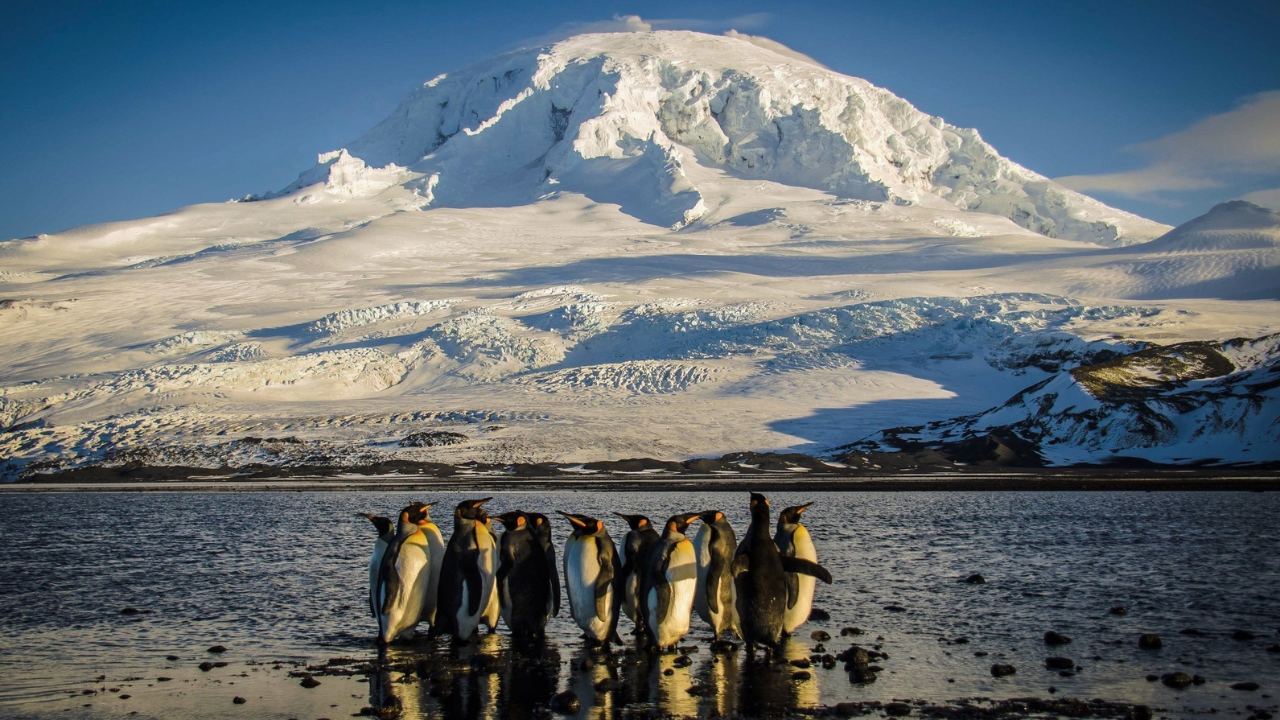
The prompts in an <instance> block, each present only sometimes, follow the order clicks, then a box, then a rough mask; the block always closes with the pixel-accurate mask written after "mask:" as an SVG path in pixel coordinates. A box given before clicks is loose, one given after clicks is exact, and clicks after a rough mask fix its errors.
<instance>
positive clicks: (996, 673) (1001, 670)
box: [991, 663, 1018, 677]
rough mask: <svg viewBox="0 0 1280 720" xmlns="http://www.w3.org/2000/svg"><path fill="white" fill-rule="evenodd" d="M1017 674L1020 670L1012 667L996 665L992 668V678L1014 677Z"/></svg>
mask: <svg viewBox="0 0 1280 720" xmlns="http://www.w3.org/2000/svg"><path fill="white" fill-rule="evenodd" d="M1016 672H1018V669H1017V668H1015V667H1014V666H1012V665H1001V664H1000V663H996V664H995V665H992V666H991V676H992V677H1005V676H1007V675H1012V674H1014V673H1016Z"/></svg>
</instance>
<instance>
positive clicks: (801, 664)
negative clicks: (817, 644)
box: [791, 658, 813, 668]
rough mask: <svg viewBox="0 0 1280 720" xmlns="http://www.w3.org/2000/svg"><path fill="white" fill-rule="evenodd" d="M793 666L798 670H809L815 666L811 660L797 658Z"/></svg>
mask: <svg viewBox="0 0 1280 720" xmlns="http://www.w3.org/2000/svg"><path fill="white" fill-rule="evenodd" d="M791 664H792V665H793V666H795V667H798V668H807V667H812V666H813V661H812V660H810V659H809V658H796V659H795V660H792V661H791Z"/></svg>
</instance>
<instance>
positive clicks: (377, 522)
mask: <svg viewBox="0 0 1280 720" xmlns="http://www.w3.org/2000/svg"><path fill="white" fill-rule="evenodd" d="M356 514H357V515H359V516H360V517H362V518H365V519H367V520H368V521H369V522H371V523H373V526H374V527H375V528H377V529H378V535H388V534H390V533H391V528H392V527H394V525H395V523H393V522H391V518H385V517H382V516H381V515H370V514H369V513H356Z"/></svg>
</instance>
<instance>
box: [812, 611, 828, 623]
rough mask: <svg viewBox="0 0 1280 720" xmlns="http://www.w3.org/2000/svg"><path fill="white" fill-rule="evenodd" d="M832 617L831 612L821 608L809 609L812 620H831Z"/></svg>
mask: <svg viewBox="0 0 1280 720" xmlns="http://www.w3.org/2000/svg"><path fill="white" fill-rule="evenodd" d="M830 619H831V613H829V612H827V611H826V610H823V609H821V608H814V609H813V610H810V611H809V620H810V622H812V621H815V620H816V621H821V620H830Z"/></svg>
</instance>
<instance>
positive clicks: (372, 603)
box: [356, 513, 396, 618]
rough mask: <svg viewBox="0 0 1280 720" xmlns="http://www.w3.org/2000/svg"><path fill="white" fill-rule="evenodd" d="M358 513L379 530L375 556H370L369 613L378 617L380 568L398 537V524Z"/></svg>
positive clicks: (388, 519) (374, 545)
mask: <svg viewBox="0 0 1280 720" xmlns="http://www.w3.org/2000/svg"><path fill="white" fill-rule="evenodd" d="M356 514H357V515H359V516H360V517H362V518H366V519H367V520H368V521H369V522H371V523H373V527H374V528H375V529H376V530H377V531H378V539H377V540H375V541H374V542H373V556H372V557H370V558H369V614H370V615H371V616H373V617H374V618H377V617H378V601H377V599H376V598H377V596H378V569H379V568H380V567H381V566H382V556H383V555H385V554H386V552H387V546H388V545H390V544H391V541H392V540H395V539H396V526H395V523H393V522H391V518H384V517H382V516H381V515H370V514H369V513H356Z"/></svg>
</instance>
